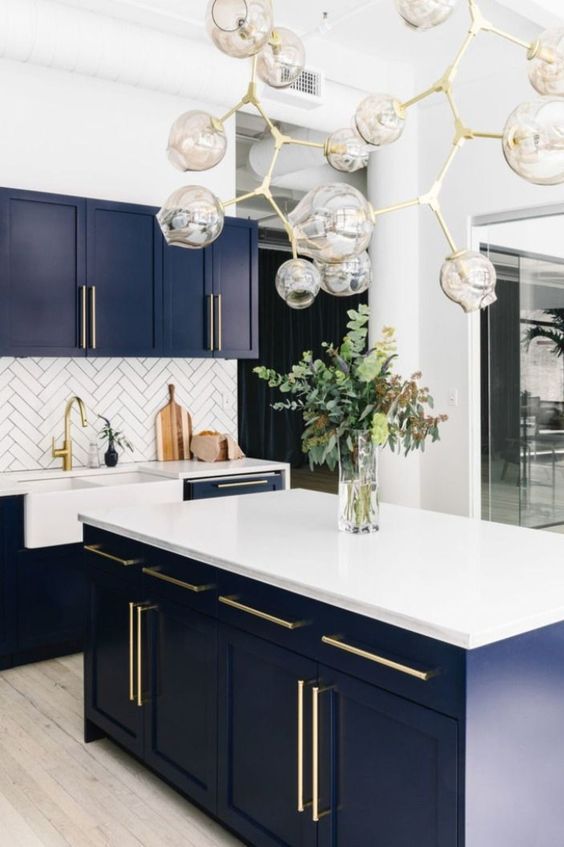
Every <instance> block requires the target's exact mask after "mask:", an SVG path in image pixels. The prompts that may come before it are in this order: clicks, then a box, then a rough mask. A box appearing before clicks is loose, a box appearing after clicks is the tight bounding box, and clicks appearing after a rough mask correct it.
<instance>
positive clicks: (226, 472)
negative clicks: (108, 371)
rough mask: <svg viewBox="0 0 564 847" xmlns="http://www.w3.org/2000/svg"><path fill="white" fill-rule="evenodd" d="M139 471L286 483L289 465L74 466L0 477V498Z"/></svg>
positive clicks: (246, 462)
mask: <svg viewBox="0 0 564 847" xmlns="http://www.w3.org/2000/svg"><path fill="white" fill-rule="evenodd" d="M132 471H143V472H144V473H149V474H154V475H155V476H160V477H167V478H168V479H208V478H214V477H219V476H237V475H238V474H252V473H259V474H261V473H274V472H276V471H284V472H285V473H286V482H287V483H288V481H289V472H290V466H289V465H286V464H284V463H282V462H267V461H265V460H263V459H237V460H236V461H232V462H196V461H187V462H123V463H121V462H120V464H118V465H117V467H115V468H106V467H105V466H103V467H100V468H96V469H93V468H83V467H75V468H73V469H72V471H63V470H62V469H61V468H59V467H57V468H49V469H48V470H41V469H37V470H32V471H20V472H10V473H1V474H0V497H13V496H15V495H18V494H26V493H27V488H26V483H30V482H36V481H38V480H49V479H64V478H66V477H81V476H98V475H104V476H111V475H114V474H120V473H131V472H132Z"/></svg>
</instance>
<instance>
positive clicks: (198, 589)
mask: <svg viewBox="0 0 564 847" xmlns="http://www.w3.org/2000/svg"><path fill="white" fill-rule="evenodd" d="M143 573H145V574H147V576H152V577H154V578H155V579H161V580H162V581H163V582H170V584H171V585H177V586H178V587H179V588H185V589H186V591H192V592H193V593H194V594H201V593H202V591H211V590H212V588H215V585H192V583H191V582H183V580H181V579H176V578H175V577H173V576H168V574H166V573H162V572H161V571H159V570H157V569H156V568H143Z"/></svg>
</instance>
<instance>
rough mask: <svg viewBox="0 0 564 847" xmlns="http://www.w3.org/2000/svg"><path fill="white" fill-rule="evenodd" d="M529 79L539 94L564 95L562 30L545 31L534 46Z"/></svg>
mask: <svg viewBox="0 0 564 847" xmlns="http://www.w3.org/2000/svg"><path fill="white" fill-rule="evenodd" d="M529 79H530V80H531V85H532V86H533V88H536V90H537V91H538V93H539V94H556V95H557V96H558V97H562V96H563V95H564V28H562V27H560V28H558V29H548V30H546V32H543V33H542V35H541V36H540V37H539V39H538V41H537V42H536V43H535V44H534V46H533V48H532V49H531V51H530V53H529Z"/></svg>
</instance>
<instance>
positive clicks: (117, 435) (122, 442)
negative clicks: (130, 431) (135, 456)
mask: <svg viewBox="0 0 564 847" xmlns="http://www.w3.org/2000/svg"><path fill="white" fill-rule="evenodd" d="M98 417H99V418H100V420H102V421H104V427H103V429H102V431H101V432H100V435H99V438H100V440H102V441H107V442H108V446H109V447H113V446H114V445H115V444H117V446H118V447H120V448H121V449H122V450H131V452H133V445H132V443H131V442H130V441H129V439H128V438H126V436H125V435H124V434H123V432H121V431H120V430H119V429H114V428H113V427H112V424H111V421H109V420H108V418H105V417H104V416H103V415H98Z"/></svg>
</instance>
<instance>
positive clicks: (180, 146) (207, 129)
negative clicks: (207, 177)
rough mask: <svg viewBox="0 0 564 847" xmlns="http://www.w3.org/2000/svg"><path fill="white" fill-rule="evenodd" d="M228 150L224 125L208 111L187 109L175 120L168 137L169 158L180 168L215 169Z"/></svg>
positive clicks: (187, 169)
mask: <svg viewBox="0 0 564 847" xmlns="http://www.w3.org/2000/svg"><path fill="white" fill-rule="evenodd" d="M226 150H227V138H226V136H225V131H224V129H223V124H222V123H221V121H220V120H219V119H218V118H214V117H213V116H212V115H208V113H207V112H201V111H192V112H185V113H184V114H183V115H180V117H179V118H177V120H176V121H175V122H174V123H173V125H172V128H171V130H170V136H169V139H168V148H167V155H168V158H169V161H170V163H171V164H172V165H174V167H175V168H178V170H179V171H207V170H209V169H210V168H215V166H216V165H218V164H219V163H220V162H221V160H222V159H223V157H224V156H225V153H226Z"/></svg>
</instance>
